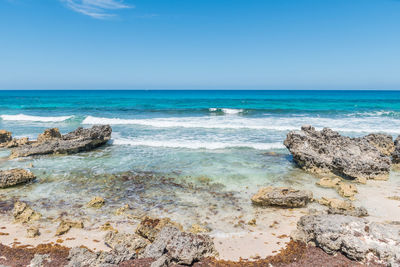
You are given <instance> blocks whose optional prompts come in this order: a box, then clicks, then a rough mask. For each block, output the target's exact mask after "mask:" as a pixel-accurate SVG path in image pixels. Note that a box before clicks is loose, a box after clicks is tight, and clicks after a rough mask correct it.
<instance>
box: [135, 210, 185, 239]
mask: <svg viewBox="0 0 400 267" xmlns="http://www.w3.org/2000/svg"><path fill="white" fill-rule="evenodd" d="M165 226H174V227H176V228H178V229H179V230H181V231H182V230H183V227H182V225H180V224H178V223H175V222H173V221H171V220H170V219H169V218H162V219H157V218H151V217H147V216H146V217H145V218H144V219H143V220H142V221H141V222H140V224H139V225H138V227H137V228H136V233H137V234H138V235H140V236H142V237H144V238H146V239H148V240H150V241H151V242H153V241H154V239H155V238H156V236H157V235H158V233H159V232H160V231H161V229H162V228H163V227H165Z"/></svg>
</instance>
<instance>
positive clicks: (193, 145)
mask: <svg viewBox="0 0 400 267" xmlns="http://www.w3.org/2000/svg"><path fill="white" fill-rule="evenodd" d="M112 143H113V144H114V145H131V146H150V147H170V148H189V149H202V148H203V149H224V148H240V147H246V148H254V149H259V150H269V149H280V148H284V146H283V144H282V143H278V142H276V143H224V142H201V141H174V140H165V141H155V140H133V139H126V138H117V139H113V140H112Z"/></svg>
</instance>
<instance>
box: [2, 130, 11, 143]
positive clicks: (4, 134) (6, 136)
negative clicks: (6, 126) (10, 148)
mask: <svg viewBox="0 0 400 267" xmlns="http://www.w3.org/2000/svg"><path fill="white" fill-rule="evenodd" d="M11 140H12V133H11V132H8V131H6V130H0V147H1V146H3V145H5V144H7V143H8V142H10V141H11Z"/></svg>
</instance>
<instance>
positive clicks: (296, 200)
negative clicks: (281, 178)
mask: <svg viewBox="0 0 400 267" xmlns="http://www.w3.org/2000/svg"><path fill="white" fill-rule="evenodd" d="M312 199H313V194H312V192H311V191H309V190H297V189H292V188H287V187H271V186H269V187H264V188H261V189H260V190H259V191H258V192H257V194H255V195H254V196H253V197H252V198H251V201H252V202H253V204H255V205H259V206H281V207H286V208H299V207H304V206H306V205H307V204H308V202H310V201H312Z"/></svg>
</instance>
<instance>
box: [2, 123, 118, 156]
mask: <svg viewBox="0 0 400 267" xmlns="http://www.w3.org/2000/svg"><path fill="white" fill-rule="evenodd" d="M47 131H48V132H47V133H46V132H45V133H44V134H43V135H42V136H41V137H40V141H38V142H36V143H33V144H26V145H23V146H20V147H17V148H14V149H13V150H12V152H11V156H10V158H17V157H28V156H34V155H45V154H73V153H78V152H82V151H89V150H92V149H94V148H97V147H99V146H101V145H104V144H105V143H107V141H108V140H110V138H111V131H112V130H111V127H110V126H109V125H95V126H93V127H92V128H88V129H84V128H82V127H79V128H78V129H76V130H75V131H73V132H70V133H68V134H65V135H62V136H61V137H59V138H57V137H54V135H56V134H54V132H55V130H54V129H52V130H47ZM49 136H50V137H51V138H50V137H49Z"/></svg>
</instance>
